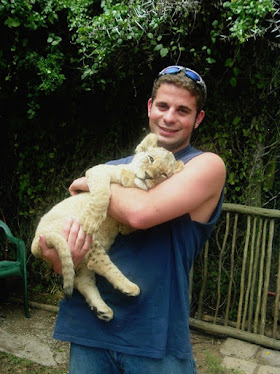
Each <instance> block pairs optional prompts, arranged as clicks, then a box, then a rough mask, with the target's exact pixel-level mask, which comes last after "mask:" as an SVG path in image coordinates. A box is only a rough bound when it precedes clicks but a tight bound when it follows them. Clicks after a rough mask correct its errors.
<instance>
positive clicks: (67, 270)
mask: <svg viewBox="0 0 280 374" xmlns="http://www.w3.org/2000/svg"><path fill="white" fill-rule="evenodd" d="M41 234H42V235H44V236H45V237H46V242H47V245H48V247H49V248H55V249H56V251H57V253H58V256H59V258H60V261H61V265H62V275H63V291H64V295H65V298H66V300H69V299H70V298H71V296H72V293H73V287H74V278H75V271H74V265H73V261H72V256H71V252H70V250H69V247H68V244H67V242H66V240H65V239H64V238H63V237H62V236H61V235H59V234H57V233H55V232H51V233H41ZM31 252H32V253H33V255H34V256H35V257H40V258H42V255H41V249H40V247H39V235H37V236H36V237H35V238H34V239H33V242H32V245H31Z"/></svg>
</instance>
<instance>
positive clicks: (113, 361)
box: [69, 343, 197, 374]
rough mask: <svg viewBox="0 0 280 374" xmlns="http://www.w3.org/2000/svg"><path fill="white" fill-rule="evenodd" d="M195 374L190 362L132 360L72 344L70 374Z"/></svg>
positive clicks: (167, 358) (138, 358)
mask: <svg viewBox="0 0 280 374" xmlns="http://www.w3.org/2000/svg"><path fill="white" fill-rule="evenodd" d="M140 373H143V374H197V372H196V370H195V362H194V359H193V358H190V359H186V360H180V359H178V358H176V357H174V356H166V357H165V358H163V359H154V358H149V357H141V356H133V355H127V354H122V353H118V352H113V351H109V350H106V349H99V348H92V347H86V346H82V345H78V344H73V343H72V344H71V349H70V365H69V374H140Z"/></svg>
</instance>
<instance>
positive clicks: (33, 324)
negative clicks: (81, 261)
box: [0, 301, 223, 374]
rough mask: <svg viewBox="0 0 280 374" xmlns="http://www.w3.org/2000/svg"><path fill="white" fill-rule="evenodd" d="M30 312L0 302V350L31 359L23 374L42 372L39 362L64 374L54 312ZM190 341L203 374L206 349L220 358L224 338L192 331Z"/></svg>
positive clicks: (63, 347)
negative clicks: (56, 337) (54, 337)
mask: <svg viewBox="0 0 280 374" xmlns="http://www.w3.org/2000/svg"><path fill="white" fill-rule="evenodd" d="M30 314H31V318H29V319H27V318H26V317H25V315H24V309H23V305H20V304H18V303H15V302H14V301H9V302H7V301H6V302H4V303H3V302H2V303H0V351H2V352H8V353H11V354H12V355H14V356H16V357H20V358H26V359H28V360H31V361H32V362H34V365H33V366H34V367H33V368H30V367H29V369H28V371H25V370H22V373H25V372H26V373H39V372H43V371H42V370H41V371H40V369H39V370H38V367H40V366H41V365H42V366H45V367H51V368H52V373H66V372H67V366H68V358H69V345H68V343H63V342H59V341H56V340H54V339H53V338H52V332H53V329H54V324H55V320H56V313H55V312H51V311H46V310H44V309H41V308H35V307H32V308H31V313H30ZM191 341H192V346H193V352H194V357H195V360H196V363H197V371H198V373H199V374H206V373H207V371H206V369H207V365H206V360H205V357H206V352H207V351H208V352H209V353H210V354H211V355H214V356H215V357H220V358H222V356H221V355H220V353H219V350H220V346H221V344H222V341H223V340H221V339H219V338H217V337H213V336H208V335H204V334H202V333H200V332H198V331H192V332H191ZM5 360H7V358H6V357H3V356H2V357H0V368H1V370H0V372H1V373H4V371H2V370H3V368H4V367H5V366H6V365H5ZM60 370H61V371H60ZM9 372H10V371H9ZM14 372H15V371H14Z"/></svg>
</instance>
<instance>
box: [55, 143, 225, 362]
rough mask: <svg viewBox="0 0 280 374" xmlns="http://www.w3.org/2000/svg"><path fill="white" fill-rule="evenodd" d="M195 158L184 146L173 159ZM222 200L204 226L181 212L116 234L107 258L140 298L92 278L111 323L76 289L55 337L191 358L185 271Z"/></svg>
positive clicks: (131, 351)
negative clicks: (149, 225) (144, 227)
mask: <svg viewBox="0 0 280 374" xmlns="http://www.w3.org/2000/svg"><path fill="white" fill-rule="evenodd" d="M199 154H201V151H198V150H195V149H194V148H192V147H191V146H190V145H189V146H188V147H187V148H185V149H183V150H181V151H180V152H178V153H177V154H176V155H175V156H176V157H177V158H178V159H181V160H183V161H184V162H185V163H186V162H188V161H189V160H190V159H192V158H193V157H195V156H197V155H199ZM130 160H131V158H128V159H122V160H119V161H115V162H114V163H126V162H130ZM222 200H223V196H221V198H220V201H219V204H218V206H217V208H216V210H215V212H214V213H213V215H212V217H211V219H210V221H209V222H208V223H206V224H202V223H198V222H195V221H192V220H191V218H190V216H189V215H188V214H186V215H184V216H181V217H178V218H176V219H174V220H171V221H169V222H166V223H163V224H161V225H158V226H155V227H152V228H150V229H147V230H138V231H136V232H134V233H132V234H130V235H127V236H122V235H119V236H118V237H117V239H116V241H115V243H114V244H113V246H112V248H111V249H110V257H111V259H112V261H113V262H114V263H115V264H116V265H117V266H118V267H119V269H120V270H121V271H122V272H123V273H124V274H125V275H126V276H127V277H128V278H129V279H130V280H131V281H132V282H135V283H137V284H138V285H139V287H140V289H141V293H140V295H139V296H137V297H127V296H125V295H123V294H122V293H121V292H119V291H118V290H115V289H114V288H113V287H112V285H111V284H110V283H109V282H108V281H107V280H106V279H104V278H102V277H99V276H97V285H98V288H99V290H100V293H101V295H102V297H103V299H104V300H105V302H106V303H107V304H108V305H109V306H110V307H111V308H112V309H113V311H114V318H113V320H111V321H110V322H104V321H101V320H99V319H98V318H97V317H96V316H95V314H94V312H93V311H91V310H90V308H89V307H88V305H87V303H86V301H85V300H84V298H83V297H82V296H81V295H80V294H79V292H78V291H75V292H74V294H73V296H72V298H71V300H70V301H69V302H66V301H65V300H62V302H61V303H60V311H59V315H58V319H57V323H56V327H55V332H54V338H56V339H59V340H65V341H70V342H72V343H75V344H79V345H85V346H88V347H97V348H103V349H108V350H112V351H115V352H120V353H125V354H131V355H139V356H145V357H150V358H163V357H165V356H166V355H173V356H175V357H177V358H179V359H189V358H191V357H192V349H191V343H190V334H189V325H188V320H189V310H190V307H189V298H188V288H189V271H190V268H191V266H192V263H193V260H194V257H195V256H196V255H197V254H198V253H199V252H200V250H201V249H202V248H203V246H204V244H205V242H206V240H207V239H208V238H209V236H210V234H211V232H212V230H213V227H214V225H215V223H216V221H217V219H218V217H219V215H220V212H221V208H222Z"/></svg>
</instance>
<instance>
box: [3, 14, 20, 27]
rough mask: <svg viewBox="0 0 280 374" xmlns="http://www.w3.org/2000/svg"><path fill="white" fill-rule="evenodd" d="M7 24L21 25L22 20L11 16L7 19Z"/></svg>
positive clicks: (10, 25) (11, 25) (9, 25)
mask: <svg viewBox="0 0 280 374" xmlns="http://www.w3.org/2000/svg"><path fill="white" fill-rule="evenodd" d="M5 25H7V26H8V27H10V28H11V27H19V26H20V22H19V20H18V19H17V18H11V17H9V18H8V19H7V20H6V21H5Z"/></svg>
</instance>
